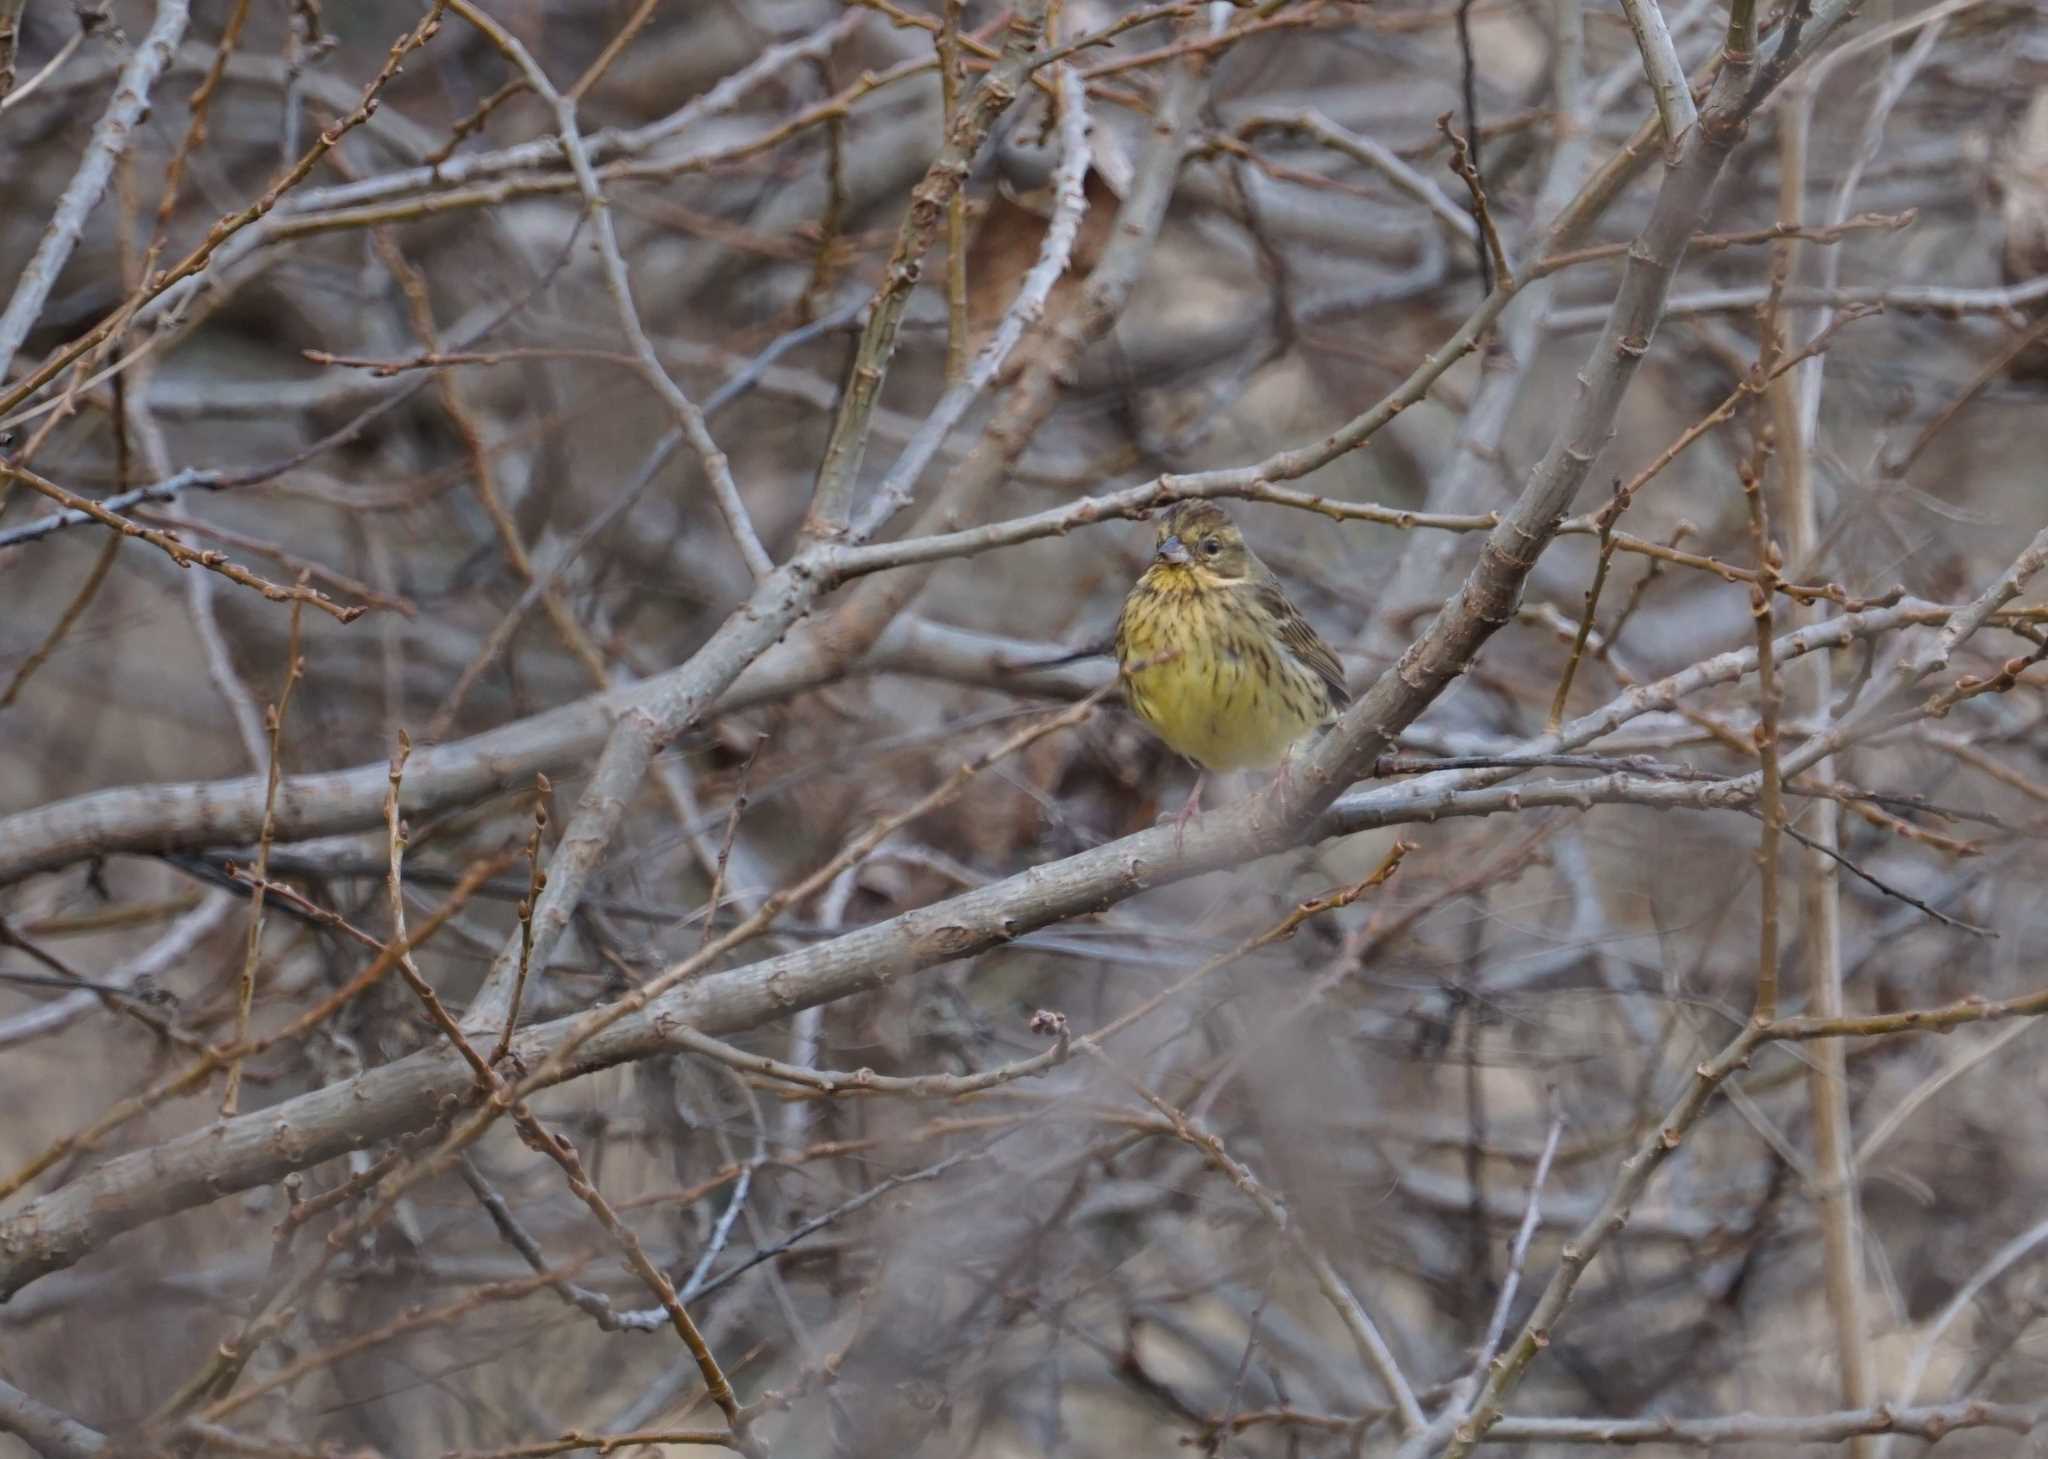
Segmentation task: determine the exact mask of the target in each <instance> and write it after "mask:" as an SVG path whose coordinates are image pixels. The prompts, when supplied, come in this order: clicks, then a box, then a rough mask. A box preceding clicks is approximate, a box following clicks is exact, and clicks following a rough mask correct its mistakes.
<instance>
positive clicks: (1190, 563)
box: [1152, 501, 1258, 587]
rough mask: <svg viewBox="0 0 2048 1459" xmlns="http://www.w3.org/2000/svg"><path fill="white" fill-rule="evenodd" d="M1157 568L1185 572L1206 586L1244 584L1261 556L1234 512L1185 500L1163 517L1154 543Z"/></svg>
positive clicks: (1178, 574)
mask: <svg viewBox="0 0 2048 1459" xmlns="http://www.w3.org/2000/svg"><path fill="white" fill-rule="evenodd" d="M1152 567H1153V570H1154V571H1158V570H1159V569H1161V568H1166V569H1169V570H1171V571H1172V572H1173V574H1174V575H1175V576H1180V575H1182V574H1185V575H1186V576H1187V577H1188V578H1189V579H1190V580H1191V581H1193V582H1195V583H1198V584H1200V585H1202V586H1204V587H1222V586H1224V585H1226V584H1229V583H1240V582H1243V581H1244V580H1245V579H1247V578H1249V577H1251V576H1253V575H1254V574H1255V573H1256V572H1257V570H1258V566H1257V559H1256V558H1254V557H1253V556H1252V552H1251V549H1250V548H1249V547H1246V546H1245V545H1244V536H1243V534H1241V533H1240V532H1239V531H1238V530H1237V524H1236V523H1235V522H1233V521H1231V520H1230V514H1229V513H1228V512H1226V511H1224V510H1223V508H1221V507H1219V506H1217V505H1216V503H1214V502H1209V501H1193V502H1181V503H1179V504H1178V505H1176V506H1174V507H1172V508H1170V509H1169V510H1168V511H1167V512H1166V514H1165V515H1164V516H1162V517H1161V518H1160V519H1159V524H1158V526H1157V527H1156V528H1155V529H1154V535H1153V542H1152Z"/></svg>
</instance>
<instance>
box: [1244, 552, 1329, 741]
mask: <svg viewBox="0 0 2048 1459" xmlns="http://www.w3.org/2000/svg"><path fill="white" fill-rule="evenodd" d="M1256 591H1257V592H1258V595H1259V606H1261V607H1262V608H1264V609H1265V610H1266V611H1267V612H1269V613H1271V614H1272V615H1273V620H1274V622H1276V623H1278V624H1279V625H1280V629H1279V631H1280V642H1281V643H1283V644H1285V645H1286V647H1287V651H1288V652H1289V653H1291V654H1293V655H1294V656H1295V657H1296V658H1297V659H1299V660H1301V662H1302V663H1304V664H1306V665H1308V667H1309V668H1311V669H1313V670H1315V673H1316V677H1317V678H1319V679H1321V680H1322V681H1323V683H1324V685H1325V686H1327V687H1328V689H1329V691H1330V704H1331V706H1332V707H1333V708H1335V709H1342V708H1343V707H1344V706H1345V705H1347V704H1349V703H1350V702H1351V689H1350V686H1349V685H1347V684H1346V683H1345V682H1344V666H1343V665H1342V664H1341V663H1339V662H1338V661H1337V656H1336V655H1335V654H1334V653H1331V652H1330V646H1329V645H1328V644H1326V643H1324V642H1323V640H1322V638H1321V637H1320V636H1319V635H1318V634H1317V633H1316V631H1315V629H1313V628H1311V627H1309V622H1308V620H1307V619H1306V618H1304V617H1302V616H1301V610H1300V609H1299V608H1297V607H1295V606H1294V604H1292V603H1290V602H1288V601H1287V593H1286V590H1285V589H1283V588H1282V587H1281V586H1280V583H1279V581H1278V580H1277V579H1275V578H1270V577H1269V578H1266V579H1265V580H1263V581H1262V582H1260V583H1259V585H1258V587H1257V589H1256Z"/></svg>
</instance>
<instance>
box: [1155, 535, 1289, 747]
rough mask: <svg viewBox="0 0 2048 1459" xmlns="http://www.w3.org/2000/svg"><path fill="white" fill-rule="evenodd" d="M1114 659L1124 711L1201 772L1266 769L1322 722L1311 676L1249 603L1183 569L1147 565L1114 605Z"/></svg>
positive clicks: (1227, 588)
mask: <svg viewBox="0 0 2048 1459" xmlns="http://www.w3.org/2000/svg"><path fill="white" fill-rule="evenodd" d="M1117 661H1118V663H1119V664H1120V665H1121V666H1122V667H1123V670H1124V673H1125V678H1124V693H1125V695H1126V697H1127V698H1128V699H1129V701H1130V705H1131V708H1132V709H1134V710H1136V711H1137V713H1138V714H1139V715H1140V716H1141V717H1142V718H1143V719H1144V720H1145V722H1146V723H1148V724H1150V725H1151V726H1152V728H1153V729H1154V730H1155V731H1157V732H1158V735H1159V737H1160V738H1161V739H1162V740H1164V741H1166V743H1167V745H1168V746H1170V747H1171V748H1172V749H1174V750H1175V751H1177V752H1178V753H1180V754H1183V755H1185V756H1187V757H1188V758H1189V759H1190V760H1193V761H1195V762H1196V763H1197V764H1198V765H1201V766H1202V767H1203V768H1204V769H1208V770H1217V771H1232V770H1255V769H1264V768H1266V767H1269V766H1272V765H1276V764H1278V763H1279V761H1280V759H1281V757H1282V756H1284V755H1285V754H1286V753H1287V750H1288V748H1289V746H1291V745H1293V744H1294V742H1295V741H1296V740H1298V739H1300V738H1301V737H1302V736H1303V735H1304V734H1306V733H1308V731H1309V730H1311V729H1313V728H1314V727H1315V726H1316V725H1318V724H1320V723H1321V722H1322V721H1323V719H1324V718H1325V715H1326V703H1325V699H1324V694H1323V690H1322V686H1321V684H1320V682H1319V681H1318V680H1317V679H1316V677H1315V675H1314V673H1313V672H1312V671H1310V670H1308V669H1307V668H1306V667H1305V666H1303V665H1302V664H1301V663H1299V662H1298V661H1297V660H1296V659H1295V658H1294V657H1293V655H1292V654H1290V653H1289V652H1288V651H1287V649H1286V648H1285V646H1284V645H1282V644H1280V643H1279V642H1278V641H1277V640H1276V639H1275V638H1274V637H1273V634H1272V632H1271V630H1270V628H1269V627H1268V626H1267V625H1266V624H1265V623H1264V622H1263V621H1262V618H1261V617H1260V615H1258V614H1257V613H1256V611H1255V610H1254V609H1253V606H1252V605H1251V604H1250V603H1249V602H1248V601H1247V600H1246V599H1244V598H1241V597H1239V596H1238V594H1237V592H1236V591H1235V590H1234V589H1233V588H1231V587H1229V586H1223V587H1215V586H1209V585H1206V584H1202V583H1200V582H1199V581H1198V580H1197V579H1196V578H1195V576H1194V574H1193V573H1192V572H1191V571H1190V570H1188V569H1186V568H1176V567H1170V566H1155V567H1154V568H1153V569H1151V570H1150V571H1148V572H1147V573H1146V574H1145V576H1144V578H1142V579H1141V580H1140V581H1139V583H1138V586H1137V588H1136V589H1135V590H1134V591H1133V592H1132V594H1131V596H1130V599H1129V601H1128V602H1127V603H1126V604H1125V606H1124V616H1123V621H1122V624H1121V625H1120V627H1119V630H1118V634H1117Z"/></svg>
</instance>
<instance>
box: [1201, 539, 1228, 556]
mask: <svg viewBox="0 0 2048 1459" xmlns="http://www.w3.org/2000/svg"><path fill="white" fill-rule="evenodd" d="M1222 550H1223V544H1222V543H1221V542H1218V541H1217V540H1216V539H1215V538H1214V537H1204V538H1203V539H1202V555H1203V556H1204V557H1214V556H1215V555H1216V554H1217V553H1219V552H1221V551H1222Z"/></svg>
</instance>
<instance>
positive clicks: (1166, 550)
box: [1152, 537, 1195, 567]
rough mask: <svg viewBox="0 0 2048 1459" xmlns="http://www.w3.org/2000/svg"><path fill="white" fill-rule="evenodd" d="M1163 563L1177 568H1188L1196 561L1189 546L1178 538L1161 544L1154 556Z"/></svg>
mask: <svg viewBox="0 0 2048 1459" xmlns="http://www.w3.org/2000/svg"><path fill="white" fill-rule="evenodd" d="M1152 555H1153V556H1154V557H1156V558H1158V559H1159V560H1160V561H1161V562H1170V563H1172V564H1173V565H1174V566H1176V567H1186V566H1187V565H1188V564H1189V563H1191V562H1193V561H1194V560H1195V559H1194V557H1193V555H1192V554H1190V553H1189V551H1188V549H1187V546H1186V545H1185V544H1184V543H1183V542H1182V541H1181V540H1180V538H1178V537H1169V538H1167V539H1166V540H1165V541H1164V542H1162V543H1160V544H1159V546H1158V548H1157V549H1156V550H1155V551H1154V552H1153V554H1152Z"/></svg>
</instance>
